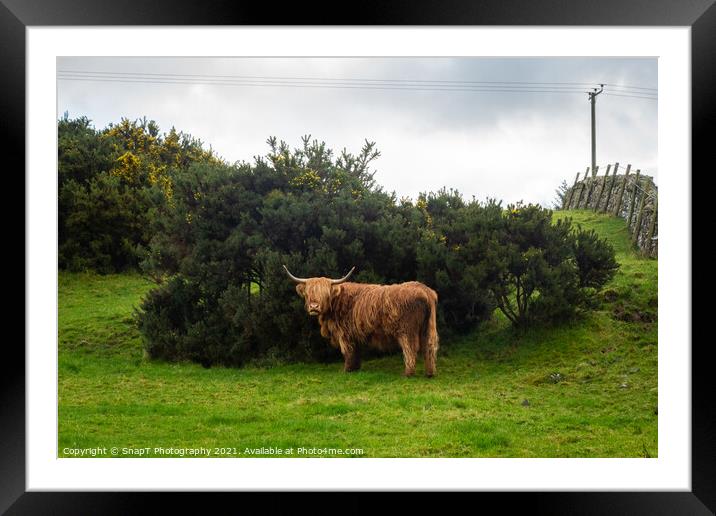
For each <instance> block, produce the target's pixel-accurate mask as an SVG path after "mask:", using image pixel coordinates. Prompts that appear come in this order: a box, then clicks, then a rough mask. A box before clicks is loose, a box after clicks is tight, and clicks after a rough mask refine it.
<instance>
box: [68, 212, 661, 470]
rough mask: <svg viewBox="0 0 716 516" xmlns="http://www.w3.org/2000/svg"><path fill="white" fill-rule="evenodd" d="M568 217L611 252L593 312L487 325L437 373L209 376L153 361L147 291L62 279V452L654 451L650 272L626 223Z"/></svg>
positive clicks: (455, 345)
mask: <svg viewBox="0 0 716 516" xmlns="http://www.w3.org/2000/svg"><path fill="white" fill-rule="evenodd" d="M564 214H569V215H570V216H572V217H573V218H574V220H575V221H576V222H579V223H581V224H582V225H583V226H585V227H592V228H594V229H595V230H597V231H598V232H599V233H600V234H601V235H603V236H606V237H607V238H609V240H610V241H611V242H612V243H613V245H614V246H615V249H616V251H617V253H618V260H619V262H620V263H621V265H622V266H621V269H620V271H619V273H618V274H617V276H616V277H615V279H614V280H613V281H612V283H611V284H610V285H608V288H607V289H606V290H605V294H603V296H602V297H603V302H602V304H601V306H600V307H599V308H598V309H597V310H595V311H593V312H590V313H589V314H586V315H584V316H583V317H581V318H580V319H578V320H577V321H575V322H573V323H570V324H568V325H563V326H559V327H555V328H542V329H539V330H535V331H530V332H529V333H527V334H524V335H519V334H516V333H514V332H513V331H512V330H511V329H510V328H509V326H508V325H507V324H506V322H505V320H504V319H502V318H500V317H495V319H494V320H493V321H492V322H490V323H489V324H487V325H486V326H485V327H484V328H482V329H481V330H480V331H479V332H476V333H474V334H472V335H470V336H467V337H464V338H461V339H456V340H453V341H451V342H444V343H443V345H442V348H441V350H440V353H439V356H438V375H437V376H436V377H435V378H433V379H426V378H425V377H422V376H417V377H415V378H409V379H406V378H403V377H402V376H400V373H401V372H402V358H401V357H400V356H399V355H391V356H387V357H383V358H379V359H374V360H369V361H365V362H364V364H363V369H362V370H361V371H360V372H358V373H351V374H345V373H342V372H341V371H340V369H341V364H337V363H336V364H328V365H324V364H293V365H283V366H276V367H273V368H268V369H262V368H244V369H230V368H211V369H204V368H202V367H201V366H199V365H195V364H189V363H180V364H170V363H164V362H157V361H152V360H148V359H146V358H144V356H143V352H142V346H141V338H140V335H139V334H138V332H137V330H136V329H135V327H134V326H133V323H132V310H133V307H134V306H136V305H137V304H138V302H139V300H140V298H141V296H142V294H143V293H145V292H146V291H148V290H149V289H150V288H151V286H152V284H151V283H149V282H147V281H145V280H144V279H142V278H141V277H139V276H136V275H115V276H96V275H88V274H69V273H60V283H59V307H60V308H59V450H60V456H69V453H65V452H64V451H63V449H64V448H91V447H100V448H106V449H107V452H106V453H104V454H100V455H101V456H112V455H111V451H110V450H111V448H112V447H118V448H120V449H121V448H134V449H138V448H145V447H149V448H150V450H149V453H148V455H149V456H163V455H161V454H159V453H157V452H155V451H154V448H155V447H164V448H168V447H176V448H197V447H207V448H209V449H212V450H213V449H214V448H215V447H225V448H229V456H240V457H244V456H247V455H246V454H245V451H246V449H247V448H261V447H264V448H268V447H274V448H281V449H287V448H294V450H295V451H294V456H298V455H297V448H298V447H307V448H314V447H315V448H324V447H325V448H340V449H347V448H360V449H362V450H363V456H366V457H656V456H657V452H658V450H657V415H656V408H657V323H656V300H657V262H656V261H655V260H648V259H642V258H640V257H639V256H638V255H637V254H635V253H634V252H633V251H632V250H631V248H630V246H629V244H628V240H627V235H626V229H625V226H624V222H623V221H621V220H619V219H615V218H611V217H608V216H603V215H595V214H593V213H591V212H586V211H574V212H567V213H563V212H557V215H558V216H563V215H564ZM421 367H422V364H420V365H419V371H418V373H421V371H420V368H421ZM525 400H526V401H525ZM234 448H235V449H236V450H235V452H234V450H233V449H234ZM329 455H330V454H329ZM119 456H127V455H124V454H122V452H120V454H119ZM259 456H267V455H265V454H264V455H259ZM324 456H325V455H324Z"/></svg>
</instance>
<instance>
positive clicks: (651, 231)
mask: <svg viewBox="0 0 716 516" xmlns="http://www.w3.org/2000/svg"><path fill="white" fill-rule="evenodd" d="M658 207H659V194H658V192H657V191H656V190H654V206H653V207H652V213H651V223H650V224H649V231H648V232H647V234H646V242H647V245H648V246H649V247H648V251H647V254H651V248H652V247H653V246H652V242H653V240H652V238H654V229H655V228H656V216H657V214H658Z"/></svg>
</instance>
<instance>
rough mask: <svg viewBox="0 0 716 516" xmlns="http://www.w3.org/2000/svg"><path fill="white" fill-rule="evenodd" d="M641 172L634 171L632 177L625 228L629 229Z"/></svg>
mask: <svg viewBox="0 0 716 516" xmlns="http://www.w3.org/2000/svg"><path fill="white" fill-rule="evenodd" d="M640 173H641V170H639V169H637V170H636V177H634V188H633V189H632V192H631V202H630V203H629V218H628V219H627V228H630V227H631V218H632V216H633V215H634V203H635V202H636V190H637V188H639V174H640Z"/></svg>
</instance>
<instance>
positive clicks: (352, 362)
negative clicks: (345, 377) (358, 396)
mask: <svg viewBox="0 0 716 516" xmlns="http://www.w3.org/2000/svg"><path fill="white" fill-rule="evenodd" d="M344 358H345V366H344V368H345V370H346V372H351V371H359V370H360V348H359V347H358V346H354V347H353V348H352V351H351V353H350V354H349V355H346V356H345V357H344Z"/></svg>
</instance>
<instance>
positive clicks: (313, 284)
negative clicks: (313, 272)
mask: <svg viewBox="0 0 716 516" xmlns="http://www.w3.org/2000/svg"><path fill="white" fill-rule="evenodd" d="M283 268H284V269H286V273H287V274H288V277H289V278H291V279H292V280H293V281H295V282H296V292H298V295H299V296H301V297H302V298H303V299H304V301H305V304H306V311H307V312H308V314H309V315H320V314H322V313H324V312H326V311H327V310H328V309H329V308H330V306H331V300H332V299H333V298H335V297H336V296H337V295H338V294H340V292H341V288H342V287H341V286H340V285H341V283H343V282H345V281H348V278H350V277H351V274H353V271H354V270H355V267H353V268H352V269H351V270H350V271H348V274H346V275H345V276H343V277H342V278H341V279H331V278H297V277H296V276H294V275H293V274H291V272H290V271H289V270H288V268H287V267H286V266H285V265H284V266H283Z"/></svg>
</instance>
